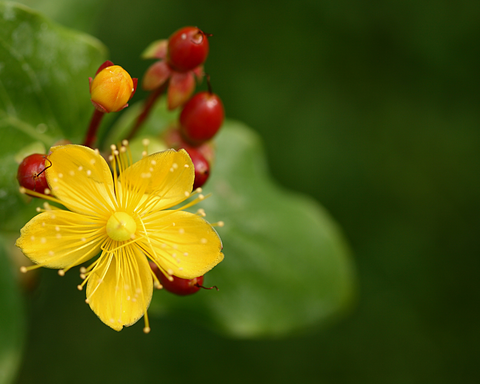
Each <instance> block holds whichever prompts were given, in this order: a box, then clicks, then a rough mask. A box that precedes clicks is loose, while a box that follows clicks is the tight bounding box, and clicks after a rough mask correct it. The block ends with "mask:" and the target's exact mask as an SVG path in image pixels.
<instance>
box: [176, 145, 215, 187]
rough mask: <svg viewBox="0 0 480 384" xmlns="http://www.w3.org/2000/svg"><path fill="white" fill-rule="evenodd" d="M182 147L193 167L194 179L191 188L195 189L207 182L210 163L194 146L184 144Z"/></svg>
mask: <svg viewBox="0 0 480 384" xmlns="http://www.w3.org/2000/svg"><path fill="white" fill-rule="evenodd" d="M183 149H185V150H186V151H187V153H188V155H189V156H190V158H191V159H192V163H193V167H194V168H195V181H194V182H193V189H194V190H195V189H197V188H199V187H201V186H203V184H205V183H206V182H207V180H208V177H209V176H210V164H209V163H208V161H207V159H205V157H204V156H203V155H202V154H201V153H200V151H198V150H197V149H196V148H192V147H189V146H184V147H183Z"/></svg>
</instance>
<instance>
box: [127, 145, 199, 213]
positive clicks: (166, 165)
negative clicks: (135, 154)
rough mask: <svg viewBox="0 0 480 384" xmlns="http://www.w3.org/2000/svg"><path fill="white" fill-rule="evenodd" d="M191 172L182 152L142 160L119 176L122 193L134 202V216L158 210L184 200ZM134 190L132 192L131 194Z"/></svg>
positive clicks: (191, 167) (189, 183) (165, 153)
mask: <svg viewBox="0 0 480 384" xmlns="http://www.w3.org/2000/svg"><path fill="white" fill-rule="evenodd" d="M194 177H195V170H194V168H193V164H192V160H191V159H190V157H189V156H188V154H187V152H186V151H185V150H183V149H182V150H180V151H178V152H177V151H175V150H173V149H170V150H167V151H163V152H158V153H155V154H153V155H150V156H147V157H144V158H143V159H142V160H140V161H138V162H136V163H135V164H133V165H132V166H130V167H129V168H127V169H126V170H125V171H124V172H123V173H122V174H121V175H120V183H121V191H122V193H129V196H133V198H135V197H137V198H138V199H139V200H138V201H137V202H132V201H129V203H128V204H129V205H130V206H131V205H135V206H137V207H138V208H137V213H142V212H150V211H155V210H162V209H165V208H170V207H173V206H174V205H177V204H179V203H181V202H182V201H184V200H185V199H186V198H187V197H188V195H189V194H190V192H191V191H192V186H193V179H194ZM132 191H135V193H131V192H132Z"/></svg>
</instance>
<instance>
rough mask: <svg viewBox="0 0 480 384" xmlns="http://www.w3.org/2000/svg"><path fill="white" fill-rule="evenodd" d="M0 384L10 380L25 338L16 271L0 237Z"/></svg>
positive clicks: (18, 361) (14, 373) (16, 366)
mask: <svg viewBox="0 0 480 384" xmlns="http://www.w3.org/2000/svg"><path fill="white" fill-rule="evenodd" d="M0 308H1V309H2V315H1V316H0V340H1V341H0V384H7V383H11V382H12V381H13V379H14V378H15V375H16V371H17V369H18V367H19V363H20V358H21V352H22V349H23V343H24V338H25V314H24V308H23V302H22V297H21V294H20V290H19V286H18V281H17V278H16V272H15V270H14V268H13V266H12V263H11V262H10V260H9V258H8V255H7V252H6V249H5V241H4V240H3V238H0Z"/></svg>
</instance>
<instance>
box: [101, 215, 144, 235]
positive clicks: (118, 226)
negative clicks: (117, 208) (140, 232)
mask: <svg viewBox="0 0 480 384" xmlns="http://www.w3.org/2000/svg"><path fill="white" fill-rule="evenodd" d="M106 230H107V234H108V236H110V238H111V239H112V240H116V241H125V240H130V239H131V238H132V235H133V234H134V233H135V231H136V230H137V224H136V223H135V220H134V219H133V217H132V216H130V215H129V214H128V213H125V212H115V213H114V214H113V215H112V216H110V219H108V221H107V227H106Z"/></svg>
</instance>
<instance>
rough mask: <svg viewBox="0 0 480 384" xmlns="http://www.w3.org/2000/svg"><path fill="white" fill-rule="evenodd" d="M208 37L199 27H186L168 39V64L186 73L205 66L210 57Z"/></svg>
mask: <svg viewBox="0 0 480 384" xmlns="http://www.w3.org/2000/svg"><path fill="white" fill-rule="evenodd" d="M208 49H209V44H208V38H207V35H206V34H205V33H204V32H202V31H201V30H200V29H198V28H197V27H184V28H181V29H179V30H178V31H176V32H175V33H173V34H172V35H171V36H170V38H169V39H168V51H167V52H168V53H167V57H168V64H169V65H170V66H171V67H172V68H174V69H175V70H177V71H180V72H186V71H191V70H192V69H194V68H196V67H198V66H199V65H201V64H203V63H204V62H205V60H206V59H207V55H208Z"/></svg>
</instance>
